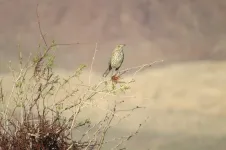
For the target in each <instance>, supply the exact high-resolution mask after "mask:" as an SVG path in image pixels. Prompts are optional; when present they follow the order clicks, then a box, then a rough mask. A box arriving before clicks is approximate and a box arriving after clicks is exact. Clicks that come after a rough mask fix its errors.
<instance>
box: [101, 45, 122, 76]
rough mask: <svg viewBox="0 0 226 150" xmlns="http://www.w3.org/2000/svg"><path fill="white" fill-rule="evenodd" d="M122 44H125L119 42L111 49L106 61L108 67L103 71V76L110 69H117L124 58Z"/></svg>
mask: <svg viewBox="0 0 226 150" xmlns="http://www.w3.org/2000/svg"><path fill="white" fill-rule="evenodd" d="M124 46H126V45H125V44H119V45H117V46H116V48H115V49H114V50H113V51H112V54H111V58H110V60H109V62H108V69H107V70H106V71H105V72H104V74H103V77H106V76H107V75H108V74H109V72H110V71H111V70H112V69H115V71H118V70H119V68H120V67H121V65H122V63H123V60H124V52H123V48H124ZM112 74H113V72H112Z"/></svg>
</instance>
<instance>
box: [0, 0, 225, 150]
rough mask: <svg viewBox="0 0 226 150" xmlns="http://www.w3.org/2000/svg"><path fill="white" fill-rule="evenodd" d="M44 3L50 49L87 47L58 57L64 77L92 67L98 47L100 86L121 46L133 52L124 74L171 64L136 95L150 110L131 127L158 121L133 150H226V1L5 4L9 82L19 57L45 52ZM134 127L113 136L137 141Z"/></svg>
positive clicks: (137, 86)
mask: <svg viewBox="0 0 226 150" xmlns="http://www.w3.org/2000/svg"><path fill="white" fill-rule="evenodd" d="M37 3H39V9H38V11H39V15H40V21H41V25H42V30H43V32H44V34H47V39H48V42H51V40H55V41H56V42H57V43H74V42H80V43H81V44H78V45H71V46H61V47H58V48H57V50H55V52H54V54H55V55H56V60H57V62H56V67H57V68H58V69H57V71H58V72H59V73H60V74H64V75H65V74H69V73H70V72H71V71H73V70H75V69H76V68H77V67H78V65H79V64H81V63H82V64H87V65H89V64H90V63H91V61H92V57H93V53H94V48H95V43H96V42H98V52H97V54H96V59H95V63H94V66H93V67H94V68H93V69H94V71H95V73H94V75H93V80H92V81H93V82H95V81H98V79H99V78H100V76H101V74H102V73H103V72H104V71H105V69H106V66H107V62H108V59H109V56H110V54H111V51H112V49H113V48H114V47H115V45H116V44H119V43H125V44H126V45H127V46H126V48H125V61H124V64H123V66H122V68H126V67H132V66H136V65H140V64H143V63H149V62H152V61H155V60H162V59H163V60H164V63H162V64H161V65H158V66H159V67H157V68H150V69H148V70H146V71H144V72H142V73H140V74H139V75H138V76H137V79H136V83H134V84H133V87H132V89H131V91H130V92H131V93H128V94H132V95H135V96H136V98H133V99H129V100H128V101H129V102H130V103H131V105H132V104H134V105H137V104H140V105H145V106H148V109H147V110H146V111H145V112H142V113H139V114H137V115H135V117H134V118H133V119H132V120H131V122H132V123H135V122H137V120H138V119H140V118H141V116H142V117H143V116H144V117H145V116H147V115H150V116H151V118H152V119H151V120H150V121H149V123H148V125H146V126H145V128H144V129H142V132H141V134H139V136H138V137H137V138H135V139H134V140H133V141H132V142H130V144H129V145H130V146H131V147H130V149H135V150H136V149H148V148H150V149H152V150H225V148H226V144H225V141H226V119H225V118H226V111H225V110H226V109H225V108H226V103H225V98H226V84H225V83H226V76H225V74H226V61H225V58H226V50H225V48H226V1H225V0H216V1H213V0H183V1H182V0H123V1H122V0H114V1H113V0H112V1H110V0H95V1H94V0H39V1H35V0H0V74H4V76H7V72H8V71H7V65H6V64H7V62H8V61H9V60H12V61H13V62H14V64H16V62H17V58H18V52H19V51H23V54H24V55H25V56H28V55H29V53H30V52H32V53H34V52H36V51H38V48H37V47H38V44H39V43H40V42H41V37H40V35H39V29H38V25H37V17H36V4H37ZM18 44H20V48H18V46H17V45H18ZM5 73H6V74H5ZM144 117H143V118H144ZM132 123H129V124H127V125H129V127H128V126H127V125H125V126H122V127H120V128H118V129H115V130H116V131H114V132H112V133H114V134H119V133H120V134H122V133H129V132H130V131H131V130H130V129H129V128H131V129H133V127H134V129H135V126H136V125H135V124H134V126H132V125H131V124H132Z"/></svg>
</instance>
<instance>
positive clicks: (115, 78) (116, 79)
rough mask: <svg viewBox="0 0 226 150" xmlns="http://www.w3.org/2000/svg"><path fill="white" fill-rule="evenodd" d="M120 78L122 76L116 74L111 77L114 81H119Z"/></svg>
mask: <svg viewBox="0 0 226 150" xmlns="http://www.w3.org/2000/svg"><path fill="white" fill-rule="evenodd" d="M119 78H120V76H117V75H114V76H112V77H111V80H112V81H113V82H115V83H117V82H118V80H119Z"/></svg>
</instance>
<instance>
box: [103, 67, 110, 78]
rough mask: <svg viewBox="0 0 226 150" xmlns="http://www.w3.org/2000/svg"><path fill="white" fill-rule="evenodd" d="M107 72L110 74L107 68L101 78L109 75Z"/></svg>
mask: <svg viewBox="0 0 226 150" xmlns="http://www.w3.org/2000/svg"><path fill="white" fill-rule="evenodd" d="M109 72H110V69H109V68H108V69H107V70H106V71H105V72H104V74H103V77H106V76H107V75H108V74H109Z"/></svg>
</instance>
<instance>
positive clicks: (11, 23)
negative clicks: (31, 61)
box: [0, 0, 226, 72]
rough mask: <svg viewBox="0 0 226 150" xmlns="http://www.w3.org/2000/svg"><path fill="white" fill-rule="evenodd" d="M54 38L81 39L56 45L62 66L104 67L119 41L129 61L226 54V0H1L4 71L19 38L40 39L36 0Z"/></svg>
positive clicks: (27, 46)
mask: <svg viewBox="0 0 226 150" xmlns="http://www.w3.org/2000/svg"><path fill="white" fill-rule="evenodd" d="M37 2H38V3H39V10H38V11H39V15H40V20H41V24H42V29H43V32H44V33H45V34H47V36H48V40H49V42H50V41H51V40H53V39H54V40H56V41H57V42H58V43H72V42H80V43H83V44H80V45H73V46H62V47H59V48H58V49H57V52H56V53H57V60H58V64H57V65H58V67H63V68H66V69H73V68H74V67H75V66H77V65H78V64H80V63H90V61H91V60H92V59H91V58H92V55H93V49H94V47H95V43H96V42H98V43H99V44H98V50H99V51H98V54H97V58H96V62H95V67H94V69H95V70H97V71H103V69H105V67H106V62H107V61H108V58H109V55H110V52H111V50H112V49H113V48H114V46H115V44H118V43H126V44H127V45H128V46H127V48H126V51H125V53H126V60H125V63H124V67H128V66H134V65H137V64H141V63H147V62H150V61H154V60H159V59H164V60H165V61H166V62H165V63H170V62H177V61H179V62H180V61H191V60H203V59H214V60H219V59H225V58H226V51H225V42H224V41H225V40H226V28H225V26H226V17H225V15H226V1H224V0H218V1H213V0H199V1H195V0H183V1H180V0H171V1H167V0H139V1H137V0H124V1H120V0H114V1H110V0H95V1H93V0H82V1H80V0H64V1H62V0H39V1H30V0H1V1H0V18H1V23H0V63H1V67H0V72H3V71H5V65H3V62H5V61H8V60H9V59H15V58H16V57H17V52H18V51H19V50H18V48H17V44H20V45H21V48H20V49H21V50H22V51H24V52H26V53H29V52H31V51H33V52H34V51H37V49H36V47H37V44H38V43H39V42H40V41H41V38H40V36H39V30H38V25H37V17H36V4H37Z"/></svg>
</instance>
